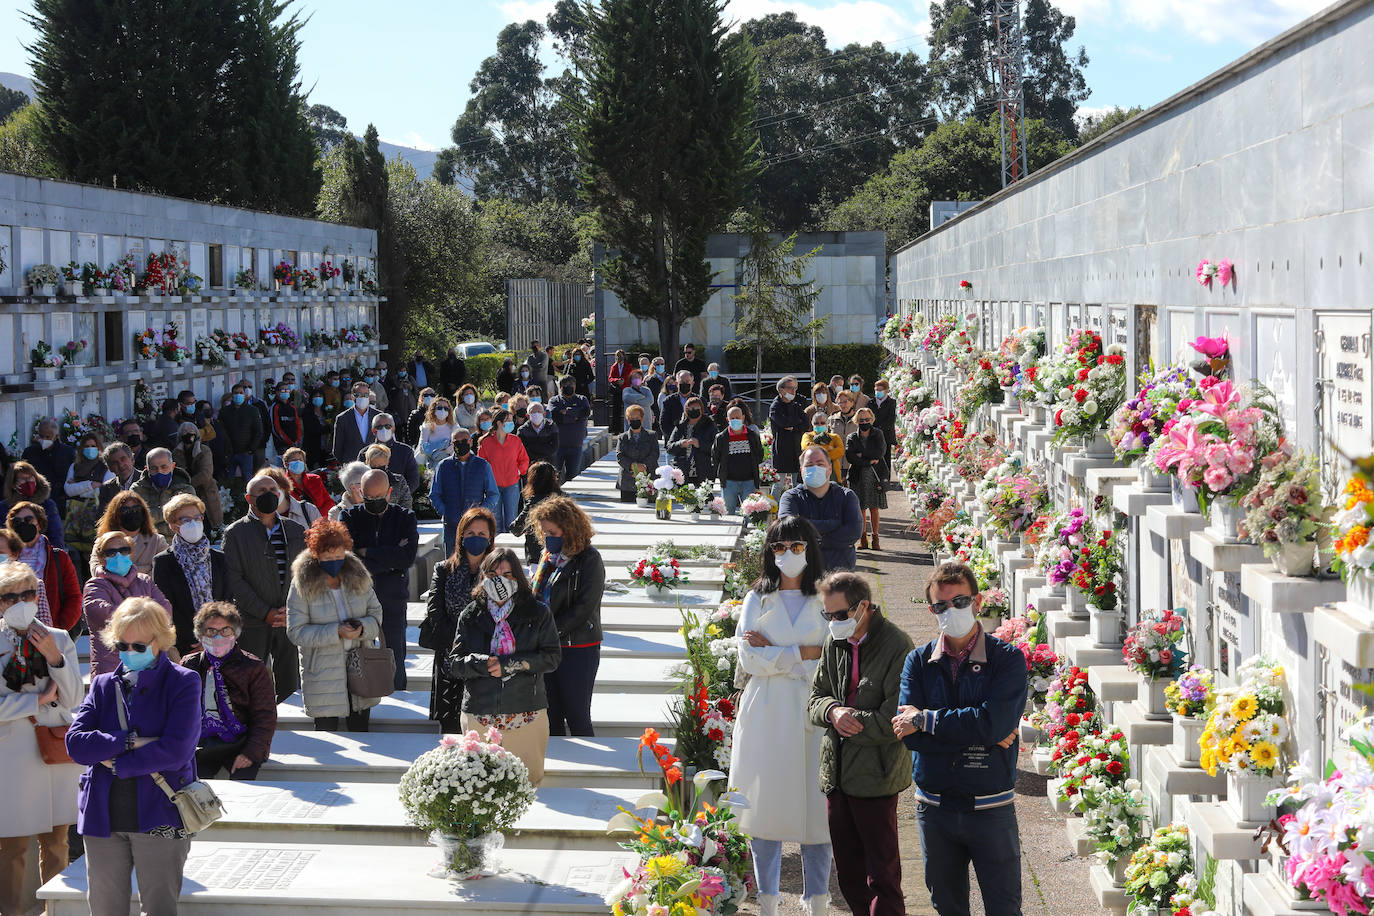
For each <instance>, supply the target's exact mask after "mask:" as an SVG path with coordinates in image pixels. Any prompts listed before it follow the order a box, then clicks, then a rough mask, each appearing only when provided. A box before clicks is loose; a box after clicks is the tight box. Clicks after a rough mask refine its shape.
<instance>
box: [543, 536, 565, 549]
mask: <svg viewBox="0 0 1374 916" xmlns="http://www.w3.org/2000/svg"><path fill="white" fill-rule="evenodd" d="M544 549H545V550H547V551H548V552H549V553H562V552H563V539H562V538H561V537H557V536H556V535H552V534H550V535H547V536H546V537H545V538H544Z"/></svg>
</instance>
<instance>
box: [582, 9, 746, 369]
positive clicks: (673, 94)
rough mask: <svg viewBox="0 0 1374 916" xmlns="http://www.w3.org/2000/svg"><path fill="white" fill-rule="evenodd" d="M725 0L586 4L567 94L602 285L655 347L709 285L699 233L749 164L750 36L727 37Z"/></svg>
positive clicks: (723, 209) (666, 345)
mask: <svg viewBox="0 0 1374 916" xmlns="http://www.w3.org/2000/svg"><path fill="white" fill-rule="evenodd" d="M724 8H725V2H724V0H604V2H603V3H602V4H601V5H600V7H591V6H590V5H589V6H588V7H587V15H588V17H589V21H590V30H589V32H588V35H587V43H588V49H589V51H588V58H587V63H586V66H585V68H584V71H583V80H584V85H583V94H582V95H581V96H580V97H579V98H577V99H576V100H575V101H574V102H573V105H574V108H575V111H576V113H577V126H576V139H577V153H578V158H579V159H580V161H581V163H582V194H583V197H584V198H585V199H586V200H587V202H588V203H590V204H591V205H592V207H593V209H594V213H595V216H594V218H595V220H596V224H597V236H598V238H599V239H600V240H601V241H603V242H604V243H605V244H606V245H607V247H608V248H610V249H611V250H612V252H613V256H612V257H610V258H609V259H608V260H607V261H606V262H605V263H604V264H603V265H602V266H603V270H604V272H605V277H606V285H607V287H608V288H610V289H611V290H612V291H613V292H615V294H616V295H617V296H618V297H619V298H620V301H621V303H622V304H623V305H624V307H625V309H626V310H627V311H629V313H630V314H632V315H634V316H636V317H638V318H644V319H647V320H651V321H657V322H658V332H659V345H660V346H661V347H662V351H663V352H664V353H672V352H674V351H675V350H676V349H677V346H678V336H679V332H680V330H681V328H682V324H683V322H684V321H685V320H687V319H689V318H693V317H695V316H697V315H700V314H701V310H702V308H703V307H704V306H705V304H706V300H707V298H709V296H710V285H711V279H712V274H711V269H710V267H709V266H708V265H707V263H706V237H707V236H708V235H709V234H710V233H711V232H713V231H715V230H717V229H719V228H720V227H721V226H722V225H723V224H724V222H725V220H726V219H727V218H728V217H729V215H730V214H731V212H733V211H734V209H735V207H736V206H737V205H738V203H739V200H740V198H741V196H742V195H743V192H744V188H745V186H746V185H747V184H748V182H749V181H750V180H751V179H752V177H753V176H754V174H756V171H757V140H756V135H755V132H754V130H753V127H752V121H753V117H754V97H755V93H756V85H757V77H756V75H755V60H754V54H753V50H752V47H751V46H750V45H749V44H748V43H747V42H744V43H736V42H730V43H728V45H727V42H726V24H725V22H724V19H723V16H722V14H723V11H724Z"/></svg>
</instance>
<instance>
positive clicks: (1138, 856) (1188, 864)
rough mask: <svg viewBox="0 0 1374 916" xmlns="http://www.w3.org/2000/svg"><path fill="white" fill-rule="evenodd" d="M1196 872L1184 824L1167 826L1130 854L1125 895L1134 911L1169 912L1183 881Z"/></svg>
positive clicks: (1186, 828)
mask: <svg viewBox="0 0 1374 916" xmlns="http://www.w3.org/2000/svg"><path fill="white" fill-rule="evenodd" d="M1192 871H1193V853H1192V844H1191V842H1190V840H1189V836H1188V827H1187V825H1185V824H1166V825H1165V826H1163V827H1160V828H1158V829H1156V830H1155V832H1154V833H1153V834H1152V835H1151V836H1150V839H1149V842H1147V843H1145V844H1144V845H1143V846H1141V847H1140V848H1139V849H1137V850H1136V851H1135V852H1133V853H1132V854H1131V864H1129V865H1127V866H1126V895H1127V896H1128V897H1130V898H1131V910H1132V911H1133V912H1134V911H1135V910H1147V911H1149V910H1153V909H1168V910H1169V911H1170V912H1172V909H1171V908H1170V907H1169V900H1170V898H1171V897H1173V896H1174V894H1176V893H1178V891H1179V887H1180V881H1181V880H1182V879H1183V878H1184V876H1185V875H1190V874H1191V873H1192Z"/></svg>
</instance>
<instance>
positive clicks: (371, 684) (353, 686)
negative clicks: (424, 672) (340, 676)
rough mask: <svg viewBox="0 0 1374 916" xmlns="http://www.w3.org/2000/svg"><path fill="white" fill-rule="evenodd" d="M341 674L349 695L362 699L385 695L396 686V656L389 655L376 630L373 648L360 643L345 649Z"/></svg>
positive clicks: (377, 697) (377, 698)
mask: <svg viewBox="0 0 1374 916" xmlns="http://www.w3.org/2000/svg"><path fill="white" fill-rule="evenodd" d="M344 673H345V674H346V676H347V679H348V693H349V695H350V696H355V697H359V698H361V699H364V700H379V699H381V698H382V697H389V696H391V694H392V692H393V691H395V689H396V656H394V655H392V654H391V650H390V649H388V648H387V647H386V639H385V638H384V637H383V636H382V635H381V634H380V633H379V634H377V646H376V647H373V646H369V645H366V644H364V645H361V646H358V647H357V648H354V649H349V650H348V652H347V654H346V655H345V656H344Z"/></svg>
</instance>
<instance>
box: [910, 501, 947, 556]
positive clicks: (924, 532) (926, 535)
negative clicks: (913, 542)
mask: <svg viewBox="0 0 1374 916" xmlns="http://www.w3.org/2000/svg"><path fill="white" fill-rule="evenodd" d="M912 509H913V511H914V510H915V509H916V504H914V503H913V505H912ZM955 511H956V510H955V508H954V500H953V499H950V498H948V497H946V498H945V499H944V500H943V501H942V502H940V503H938V504H937V505H936V507H935V508H933V509H932V508H926V509H925V511H924V512H923V513H922V514H920V515H919V516H918V517H917V519H916V534H917V536H918V537H920V539H921V540H923V541H925V542H926V544H928V545H929V546H930V549H931V551H932V552H935V551H938V550H943V549H944V546H945V538H944V529H945V526H946V525H948V524H949V523H950V522H951V521H953V520H954V515H955Z"/></svg>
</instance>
